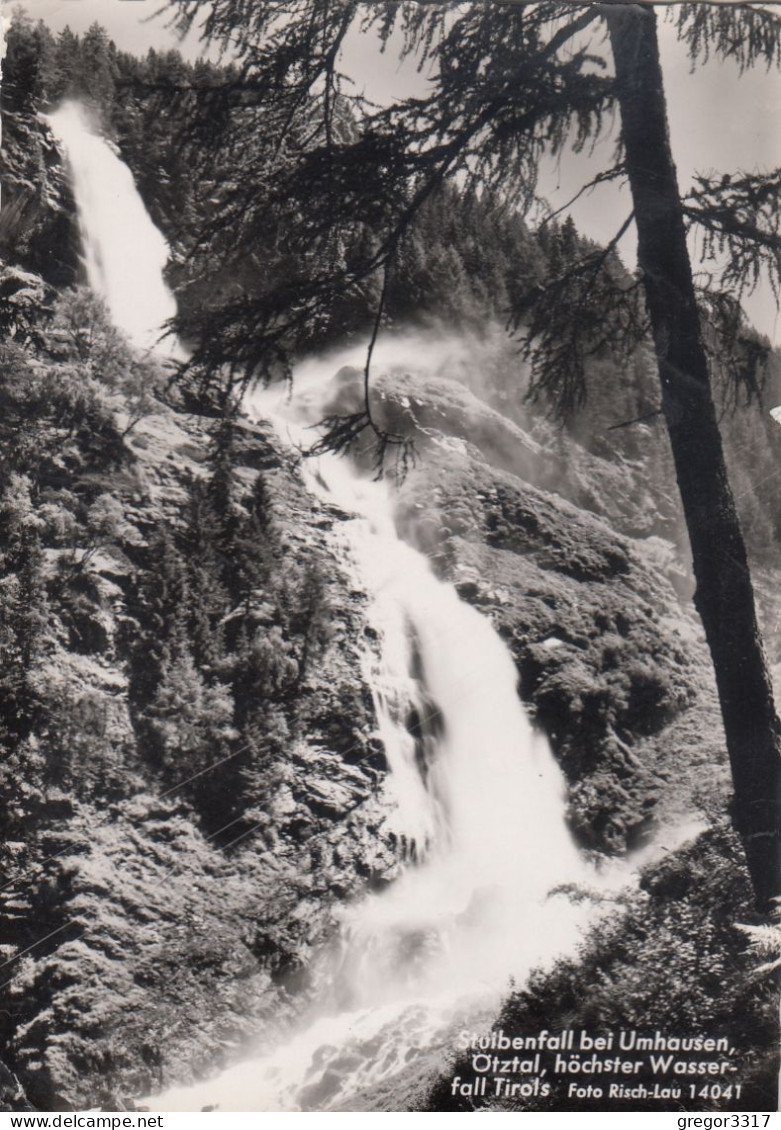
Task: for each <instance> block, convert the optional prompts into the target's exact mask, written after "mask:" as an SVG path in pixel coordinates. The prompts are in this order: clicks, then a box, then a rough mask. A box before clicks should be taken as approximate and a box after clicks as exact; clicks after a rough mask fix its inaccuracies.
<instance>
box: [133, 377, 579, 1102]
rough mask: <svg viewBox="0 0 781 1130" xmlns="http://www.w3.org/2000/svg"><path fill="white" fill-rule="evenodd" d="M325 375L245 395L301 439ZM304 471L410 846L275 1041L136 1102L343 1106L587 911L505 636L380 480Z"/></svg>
mask: <svg viewBox="0 0 781 1130" xmlns="http://www.w3.org/2000/svg"><path fill="white" fill-rule="evenodd" d="M331 373H333V367H332V366H330V367H327V366H326V365H324V364H320V365H314V366H312V365H310V366H309V367H308V369H307V371H306V372H302V373H300V374H299V375H298V377H294V385H293V387H294V389H298V393H299V395H298V398H294V400H293V402H292V405H282V404H279V403H277V404H273V403H272V401H271V396H270V394H269V393H261V394H257V395H256V396H255V397H253V398H252V400H251V402H250V404H249V407H250V409H251V410H254V411H255V412H257V413H258V414H262V415H263V416H264V417H266V418H271V419H272V420H273V421H274V423H275V424H276V427H277V429H278V431H279V432H280V433H281V434H282V435H283V436H286V437H287V438H289V439H291V440H293V441H294V442H296V441H299V442H300V441H303V440H304V438H305V437H306V439H307V440H308V441H309V442H311V432H309V433H306V432H304V431H303V429H302V424H303V423H307V422H309V420H310V419H311V416H312V414H313V405H312V401H313V391H312V390H314V389H316V388H317V386H318V383H320V385H321V387H322V382H325V381H327V378H328V376H329V375H330V374H331ZM297 399H298V400H299V401H300V403H301V404H302V408H301V409H298V408H297ZM317 399H318V398H317V397H315V401H316V400H317ZM314 416H315V417H316V416H317V411H316V409H315V410H314ZM304 473H305V475H306V478H307V480H308V484H309V487H310V490H312V492H313V493H316V494H318V495H320V496H321V497H322V498H323V499H325V500H327V501H329V502H331V503H332V504H333V503H335V504H336V505H338V506H339V507H340V508H341V509H342V510H344V511H345V512H347V513H348V514H349V515H353V517H351V518H349V519H348V520H347V521H346V522H344V523H342V524H341V525H342V526H343V527H344V528H343V530H342V531H341V534H340V535H337V536H341V537H342V539H343V541H344V545H343V550H344V557H345V560H346V562H347V563H348V567H351V568H353V569H354V571H355V573H356V574H357V577H358V578H359V583H360V584H361V586H362V587H363V588H365V589H366V590H367V591H368V592H369V593H370V594H371V595H372V597H373V604H372V607H371V609H370V613H369V616H370V619H371V621H372V623H373V626H374V628H375V630H376V634H377V636H378V639H379V649H380V655H379V657H377V656H376V655H371V654H370V655H369V656H368V657H367V674H368V676H369V678H370V680H371V682H372V684H373V686H374V697H375V706H376V709H377V715H378V719H379V732H380V735H381V737H382V739H383V742H384V746H385V749H386V753H387V757H388V761H389V765H390V770H391V772H390V778H389V782H388V784H389V790H390V792H391V794H392V796H393V798H394V802H395V805H396V813H395V817H394V818H393V819H394V827H395V829H396V830H397V831H401V832H402V833H403V834H404V835H405V836H407V837H408V838H411V839H414V840H415V842H416V844H417V847H418V851H417V852H416V855H415V861H414V862H412V863H410V864H409V865H408V866H407V868H406V869H405V871H404V872H403V873H402V875H401V876H400V878H399V879H397V880H396V882H394V883H393V884H392V885H391V886H390V887H389V888H388V889H387V890H385V891H384V892H382V893H380V894H372V895H369V896H367V897H366V898H364V899H363V900H360V901H359V902H357V903H356V904H355V905H352V906H350V907H347V908H346V909H345V910H344V911H343V913H342V922H341V931H340V937H339V939H338V944H337V945H336V946H335V947H334V948H333V949H331V950H329V951H328V952H327V953H324V954H323V955H322V956H321V958H320V960H319V962H318V967H317V975H318V979H319V981H320V983H321V985H322V992H321V999H320V1000H319V1002H318V1003H317V1004H316V1006H315V1007H314V1009H313V1010H312V1012H311V1013H310V1014H309V1015H308V1016H307V1017H305V1018H304V1019H303V1020H302V1022H301V1023H300V1025H299V1027H298V1030H297V1031H296V1032H295V1033H293V1034H292V1036H291V1038H290V1039H289V1040H288V1041H286V1042H284V1043H283V1044H282V1045H281V1046H280V1047H278V1048H277V1049H276V1050H274V1051H272V1052H271V1053H269V1054H265V1055H262V1056H257V1057H255V1058H249V1059H247V1060H245V1061H244V1062H241V1063H239V1064H237V1065H236V1066H234V1067H231V1068H229V1069H228V1070H226V1071H224V1072H223V1073H222V1074H221V1075H218V1076H217V1077H216V1078H215V1079H212V1080H207V1081H205V1082H202V1083H199V1084H197V1085H195V1086H192V1087H177V1088H172V1089H171V1090H169V1091H167V1092H165V1093H163V1094H160V1095H156V1096H153V1097H151V1098H149V1099H147V1100H145V1102H147V1103H149V1105H150V1107H151V1109H153V1110H161V1111H162V1110H172V1111H174V1110H199V1109H201V1108H202V1107H218V1108H220V1109H225V1110H247V1111H249V1110H256V1111H272V1110H300V1109H303V1110H309V1109H313V1110H327V1109H334V1108H340V1106H341V1107H342V1108H343V1109H350V1107H349V1105H343V1104H347V1103H349V1100H350V1097H351V1096H354V1095H356V1094H358V1093H361V1092H366V1091H370V1090H371V1089H372V1088H374V1087H376V1086H377V1085H378V1084H379V1083H382V1081H383V1080H385V1079H388V1078H389V1077H392V1076H394V1075H395V1074H397V1073H401V1072H404V1071H406V1070H407V1069H408V1067H409V1062H410V1059H411V1058H413V1059H414V1058H415V1057H416V1056H426V1055H428V1054H430V1053H431V1051H432V1049H440V1050H442V1051H446V1050H452V1048H453V1046H454V1043H453V1041H454V1032H455V1030H456V1029H457V1027H458V1026H459V1024H461V1025H464V1024H467V1023H468V1024H473V1023H475V1022H476V1019H475V1018H476V1017H479V1016H481V1015H482V1016H485V1017H488V1016H489V1015H490V1010H491V1009H495V1008H496V1007H497V1006H498V1004H499V1003H500V1001H501V999H502V995H503V994H505V993H506V991H507V988H508V985H509V982H510V979H511V978H516V979H519V980H520V979H524V978H525V977H526V976H527V975H528V973H529V972H530V970H531V969H532V968H533V967H540V966H545V965H549V964H550V963H552V961H554V960H555V958H556V957H557V956H559V955H561V954H563V953H567V952H572V949H573V947H574V945H575V943H576V941H577V938H578V937H579V936H580V930H581V928H582V926H583V924H584V922H585V920H586V917H587V916H588V915H589V914H590V910H589V909H588V908H587V907H584V904H583V903H582V902H581V903H579V904H576V903H573V902H571V901H570V900H569V899H568V897H567V895H566V892H565V891H562V890H559V891H558V892H557V890H556V889H557V888H561V887H563V886H565V885H566V884H572V883H582V882H583V881H584V880H586V881H587V880H589V879H591V880H593V874H592V873H591V872H590V870H589V869H588V868H587V867H586V865H585V864H584V863H583V861H582V860H581V858H580V856H579V854H578V852H577V850H576V849H575V847H574V845H573V843H572V841H571V839H570V836H569V833H568V831H567V828H566V824H565V790H564V782H563V778H562V775H561V773H560V771H559V769H558V767H557V765H556V763H555V761H554V759H553V757H552V754H551V752H550V749H549V747H548V744H547V742H546V741H545V740H544V739H543V738H542V737H541V736H540V735H538V734H535V732H534V731H533V728H532V726H531V724H530V723H529V720H528V718H527V716H526V713H525V711H524V709H523V707H522V705H521V703H520V701H519V698H518V693H517V672H516V668H515V664H514V661H513V659H512V656H511V655H510V653H509V651H508V649H507V647H506V646H505V644H504V642H503V641H502V639H501V638H500V636H499V635H498V634H497V632H496V631H495V630H494V628H493V626H492V624H491V623H490V621H489V620H488V619H487V618H486V617H484V616H482V615H480V614H479V613H478V612H477V611H476V610H475V609H473V608H472V607H471V606H470V605H468V604H466V603H465V602H464V601H462V600H461V599H460V598H459V596H458V594H457V593H456V591H455V589H454V588H453V587H452V585H450V584H447V583H445V582H443V581H440V580H439V579H438V578H437V577H436V576H435V575H434V573H433V572H432V570H431V568H430V566H429V563H428V561H427V559H426V558H425V557H424V556H423V555H421V554H420V553H418V552H417V551H416V550H415V549H413V548H412V547H411V546H409V545H407V544H405V543H404V542H403V541H401V540H400V539H399V537H398V536H397V534H396V530H395V526H394V521H393V504H392V497H391V494H390V492H389V490H388V489H387V487H386V486H385V484H383V483H377V482H373V481H369V480H368V479H366V478H364V477H362V476H361V474H360V473H359V472H358V470H356V469H355V468H354V467H353V466H352V465H351V464H350V462H349V461H348V460H346V459H343V458H338V457H336V456H333V455H322V456H320V457H319V458H318V459H317V460H307V461H305V464H304ZM411 707H414V709H415V710H416V711H417V713H418V716H419V717H421V718H422V719H423V724H422V725H421V727H420V730H421V731H422V739H423V740H422V742H421V741H420V739H419V744H418V746H417V748H416V744H415V742H414V741H413V739H412V737H411V735H410V733H409V732H408V729H407V727H406V726H405V724H404V723H405V718H406V717H408V716H409V711H410V708H411ZM421 745H422V747H423V749H422V751H421Z"/></svg>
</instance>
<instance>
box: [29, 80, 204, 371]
mask: <svg viewBox="0 0 781 1130" xmlns="http://www.w3.org/2000/svg"><path fill="white" fill-rule="evenodd" d="M47 121H48V123H49V126H50V128H51V130H52V133H53V134H54V136H55V137H56V138H57V140H58V141H59V142H60V144H61V145H62V147H63V149H64V151H65V154H66V156H67V159H68V165H69V167H70V173H71V178H72V184H73V194H74V197H75V199H76V208H77V211H78V216H79V226H80V229H81V235H82V243H83V249H84V260H85V265H86V268H87V278H88V280H89V284H90V286H91V287H92V289H93V290H94V291H95V293H96V294H99V295H100V296H101V297H102V298H103V300H104V301H105V303H106V305H107V307H108V310H109V313H110V314H111V318H112V320H113V322H114V324H115V325H116V326H117V328H118V329H120V330H122V331H123V332H124V333H125V334H127V336H128V338H129V339H130V341H131V343H132V344H133V345H134V346H136V348H138V349H144V350H150V349H154V351H155V352H156V353H158V354H160V355H163V356H166V355H167V356H169V357H172V358H176V357H180V356H182V352H181V347H180V346H179V345H178V343H177V342H176V340H175V339H174V338H171V337H168V338H166V339H164V340H163V341H162V342H161V340H160V339H161V335H162V333H163V326H164V324H165V323H166V322H167V321H168V319H169V318H172V317H173V316H174V315H175V314H176V299H175V298H174V296H173V294H172V293H171V291H170V289H169V288H168V286H167V285H166V283H165V278H164V275H163V271H164V268H165V265H166V262H167V261H168V244H167V243H166V241H165V239H164V237H163V236H162V234H161V233H160V232H159V231H158V229H157V228H156V227H155V225H154V224H153V223H152V220H151V219H150V217H149V215H148V213H147V211H146V208H145V207H144V203H143V201H142V200H141V197H140V196H139V195H138V192H137V190H136V186H135V183H134V181H133V174H132V173H131V172H130V169H129V168H128V167H127V165H126V164H124V162H123V161H121V160H120V158H119V157H118V156H117V155H116V153H115V152H114V149H113V148H112V146H111V145H110V144H109V142H108V141H106V139H105V138H103V137H101V136H100V135H99V134H97V133H95V132H94V131H93V130H92V128H91V126H90V122H89V117H88V114H87V111H86V110H85V109H84V107H83V106H81V105H80V104H79V103H78V102H64V103H63V104H62V105H61V106H60V107H59V109H58V110H56V111H55V112H54V113H53V114H50V115H48V117H47Z"/></svg>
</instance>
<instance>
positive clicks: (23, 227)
mask: <svg viewBox="0 0 781 1130" xmlns="http://www.w3.org/2000/svg"><path fill="white" fill-rule="evenodd" d="M3 134H4V138H3V141H4V144H3V210H2V215H1V216H0V258H2V259H5V260H7V261H9V262H11V263H14V264H16V265H17V266H20V267H22V268H23V269H26V270H29V271H33V272H35V273H37V274H39V275H41V276H42V277H43V279H44V280H45V281H46V282H48V283H50V284H51V285H53V286H69V285H71V284H72V283H74V282H75V280H76V278H77V276H78V274H79V269H80V268H79V261H80V254H81V253H80V246H79V232H78V223H77V221H76V213H75V206H74V203H73V197H72V194H71V190H70V186H69V184H68V178H67V174H66V171H65V169H64V168H63V165H62V161H61V158H60V154H59V151H58V149H57V145H56V143H55V140H54V138H53V136H52V134H51V131H50V130H49V129H48V127H47V125H46V122H45V120H43V119H42V118H41V117H40V116H38V115H35V114H27V113H10V112H8V113H4V114H3Z"/></svg>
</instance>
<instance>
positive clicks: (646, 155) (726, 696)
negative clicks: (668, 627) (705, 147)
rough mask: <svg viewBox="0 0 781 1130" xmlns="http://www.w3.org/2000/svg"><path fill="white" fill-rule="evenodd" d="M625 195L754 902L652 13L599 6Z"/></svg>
mask: <svg viewBox="0 0 781 1130" xmlns="http://www.w3.org/2000/svg"><path fill="white" fill-rule="evenodd" d="M602 10H603V13H604V15H605V18H606V20H607V23H608V27H609V30H610V41H611V45H612V50H613V57H614V61H615V69H616V81H617V93H618V100H619V105H620V108H621V122H622V134H623V141H624V148H625V156H626V165H627V171H628V175H629V182H630V186H631V190H632V197H633V200H634V210H635V221H636V225H637V234H638V264H639V267H640V270H641V271H642V274H643V284H644V288H645V294H646V301H647V304H648V311H649V314H650V318H651V325H652V329H653V337H654V345H655V349H656V358H657V362H658V366H659V378H660V381H661V386H662V408H663V411H664V417H665V420H666V423H667V429H668V431H669V434H670V442H671V445H672V452H673V458H674V460H675V470H676V477H677V480H678V487H679V490H680V493H681V501H682V503H683V510H684V515H685V518H686V525H687V528H688V532H689V539H690V542H691V549H692V558H693V565H694V575H695V578H696V582H697V589H696V593H695V597H694V600H695V605H696V607H697V611H698V612H699V614H700V617H701V619H702V623H703V627H704V629H705V635H706V639H707V641H708V647H709V648H710V653H711V656H712V659H713V666H714V668H715V672H716V683H717V687H718V693H719V700H720V703H721V713H722V718H723V721H724V730H725V734H726V739H727V750H728V753H729V759H730V766H731V769H732V780H733V784H734V789H735V796H734V800H733V807H732V818H733V823H734V826H735V828H736V830H737V831H738V833H739V834H740V836H741V838H742V841H743V845H744V849H745V852H746V858H747V861H748V868H749V873H750V875H751V881H752V883H753V886H754V891H755V894H756V897H757V901H758V903H759V904H760V905H761V906H763V907H765V906H766V905H767V903H768V901H769V899H770V898H771V897H773V896H775V895H778V894H780V893H781V868H780V867H779V825H780V824H781V821H780V819H779V815H780V809H781V796H780V795H779V787H780V784H781V773H780V768H781V738H780V731H781V727H780V726H779V721H778V718H777V715H776V710H775V705H774V703H773V691H772V686H771V682H770V677H769V673H768V669H767V664H766V661H765V656H764V651H763V647H762V641H761V637H760V633H759V628H758V625H757V617H756V610H755V607H754V593H753V589H752V586H751V578H750V575H749V571H748V562H747V557H746V547H745V544H744V541H743V535H742V533H741V530H740V524H739V521H738V516H737V512H736V510H735V503H734V500H733V497H732V491H731V490H730V486H729V482H728V480H727V470H726V467H725V463H724V453H723V450H722V443H721V436H720V434H719V429H718V423H717V419H716V412H715V408H714V404H713V397H712V394H711V387H710V380H709V373H708V363H707V359H706V354H705V350H704V347H703V341H702V333H701V328H700V320H699V316H698V312H697V304H696V300H695V292H694V283H693V280H692V270H691V263H690V260H689V254H688V249H687V246H686V233H685V228H684V222H683V214H682V211H681V202H680V194H679V190H678V183H677V177H676V171H675V165H674V164H673V159H672V154H671V151H670V143H669V136H668V126H667V108H666V105H665V97H664V86H663V80H662V70H661V65H660V61H659V45H658V41H657V35H656V16H655V14H654V11H653V8H652V7H650V6H649V5H646V4H615V5H610V4H605V5H604V7H603V9H602Z"/></svg>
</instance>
